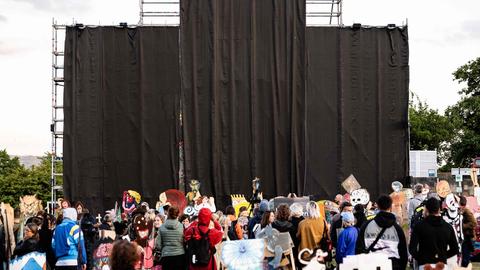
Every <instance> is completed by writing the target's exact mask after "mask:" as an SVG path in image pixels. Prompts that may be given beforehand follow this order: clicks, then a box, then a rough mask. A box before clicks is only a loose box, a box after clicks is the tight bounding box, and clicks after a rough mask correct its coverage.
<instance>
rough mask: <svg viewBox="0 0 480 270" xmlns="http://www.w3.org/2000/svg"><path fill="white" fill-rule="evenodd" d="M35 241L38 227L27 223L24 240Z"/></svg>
mask: <svg viewBox="0 0 480 270" xmlns="http://www.w3.org/2000/svg"><path fill="white" fill-rule="evenodd" d="M30 238H32V239H36V240H38V226H37V224H35V223H27V224H26V225H25V229H24V239H25V240H26V239H30Z"/></svg>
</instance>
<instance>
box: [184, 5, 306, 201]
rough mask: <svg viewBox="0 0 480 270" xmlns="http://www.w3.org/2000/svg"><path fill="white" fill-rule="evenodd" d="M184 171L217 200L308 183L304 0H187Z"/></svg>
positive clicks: (283, 191)
mask: <svg viewBox="0 0 480 270" xmlns="http://www.w3.org/2000/svg"><path fill="white" fill-rule="evenodd" d="M180 33H181V76H182V102H183V103H182V104H183V124H184V139H185V165H186V172H185V173H186V179H187V180H189V179H199V180H200V182H201V183H202V188H201V191H202V193H203V194H206V195H215V196H216V199H217V206H220V207H223V206H225V204H227V203H229V199H230V198H229V195H230V194H237V193H240V194H245V195H246V196H247V197H248V196H249V194H251V180H252V179H253V178H254V177H255V176H258V177H260V178H261V179H262V190H263V191H264V193H265V195H266V197H271V196H275V195H277V194H286V193H288V192H297V193H298V192H302V190H301V188H302V187H303V175H304V173H303V172H304V166H303V149H304V124H303V119H304V112H305V107H304V105H305V103H304V100H305V86H304V85H305V75H304V72H305V71H304V70H305V68H304V67H305V63H304V59H305V57H304V53H305V1H304V0H295V1H291V0H282V1H278V0H250V1H245V0H205V1H198V0H184V1H181V31H180Z"/></svg>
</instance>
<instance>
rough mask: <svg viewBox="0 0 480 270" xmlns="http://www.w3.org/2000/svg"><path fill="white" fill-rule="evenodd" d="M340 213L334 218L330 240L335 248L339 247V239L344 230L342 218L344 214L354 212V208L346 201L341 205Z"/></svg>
mask: <svg viewBox="0 0 480 270" xmlns="http://www.w3.org/2000/svg"><path fill="white" fill-rule="evenodd" d="M339 210H340V213H338V214H336V215H335V216H333V218H332V226H331V228H330V239H331V240H332V244H333V246H334V247H337V238H338V235H339V234H340V232H342V230H343V226H342V216H341V214H342V213H343V212H349V213H352V212H353V206H352V204H351V203H349V202H347V201H344V202H342V203H341V204H340V208H339Z"/></svg>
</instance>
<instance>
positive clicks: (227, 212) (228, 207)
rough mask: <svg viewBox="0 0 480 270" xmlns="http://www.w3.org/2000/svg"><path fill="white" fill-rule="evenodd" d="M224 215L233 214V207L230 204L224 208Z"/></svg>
mask: <svg viewBox="0 0 480 270" xmlns="http://www.w3.org/2000/svg"><path fill="white" fill-rule="evenodd" d="M225 215H227V216H228V215H232V216H235V208H233V206H231V205H229V206H227V208H225Z"/></svg>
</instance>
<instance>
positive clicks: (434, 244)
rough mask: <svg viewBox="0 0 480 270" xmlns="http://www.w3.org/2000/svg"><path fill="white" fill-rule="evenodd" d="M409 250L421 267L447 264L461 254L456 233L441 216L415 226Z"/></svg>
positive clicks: (427, 218)
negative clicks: (448, 260) (438, 263)
mask: <svg viewBox="0 0 480 270" xmlns="http://www.w3.org/2000/svg"><path fill="white" fill-rule="evenodd" d="M408 250H409V251H410V254H412V256H413V258H415V259H416V260H417V261H418V264H419V265H424V264H426V263H430V264H435V263H437V262H443V263H446V262H447V259H448V258H450V257H452V256H455V255H457V254H458V253H459V250H458V243H457V238H456V236H455V231H454V230H453V228H452V226H451V225H450V224H448V223H447V222H445V221H444V220H443V219H442V217H441V216H428V217H426V218H425V219H424V220H422V221H420V222H419V223H418V224H417V225H416V226H415V228H414V229H413V231H412V236H411V239H410V245H409V246H408Z"/></svg>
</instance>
